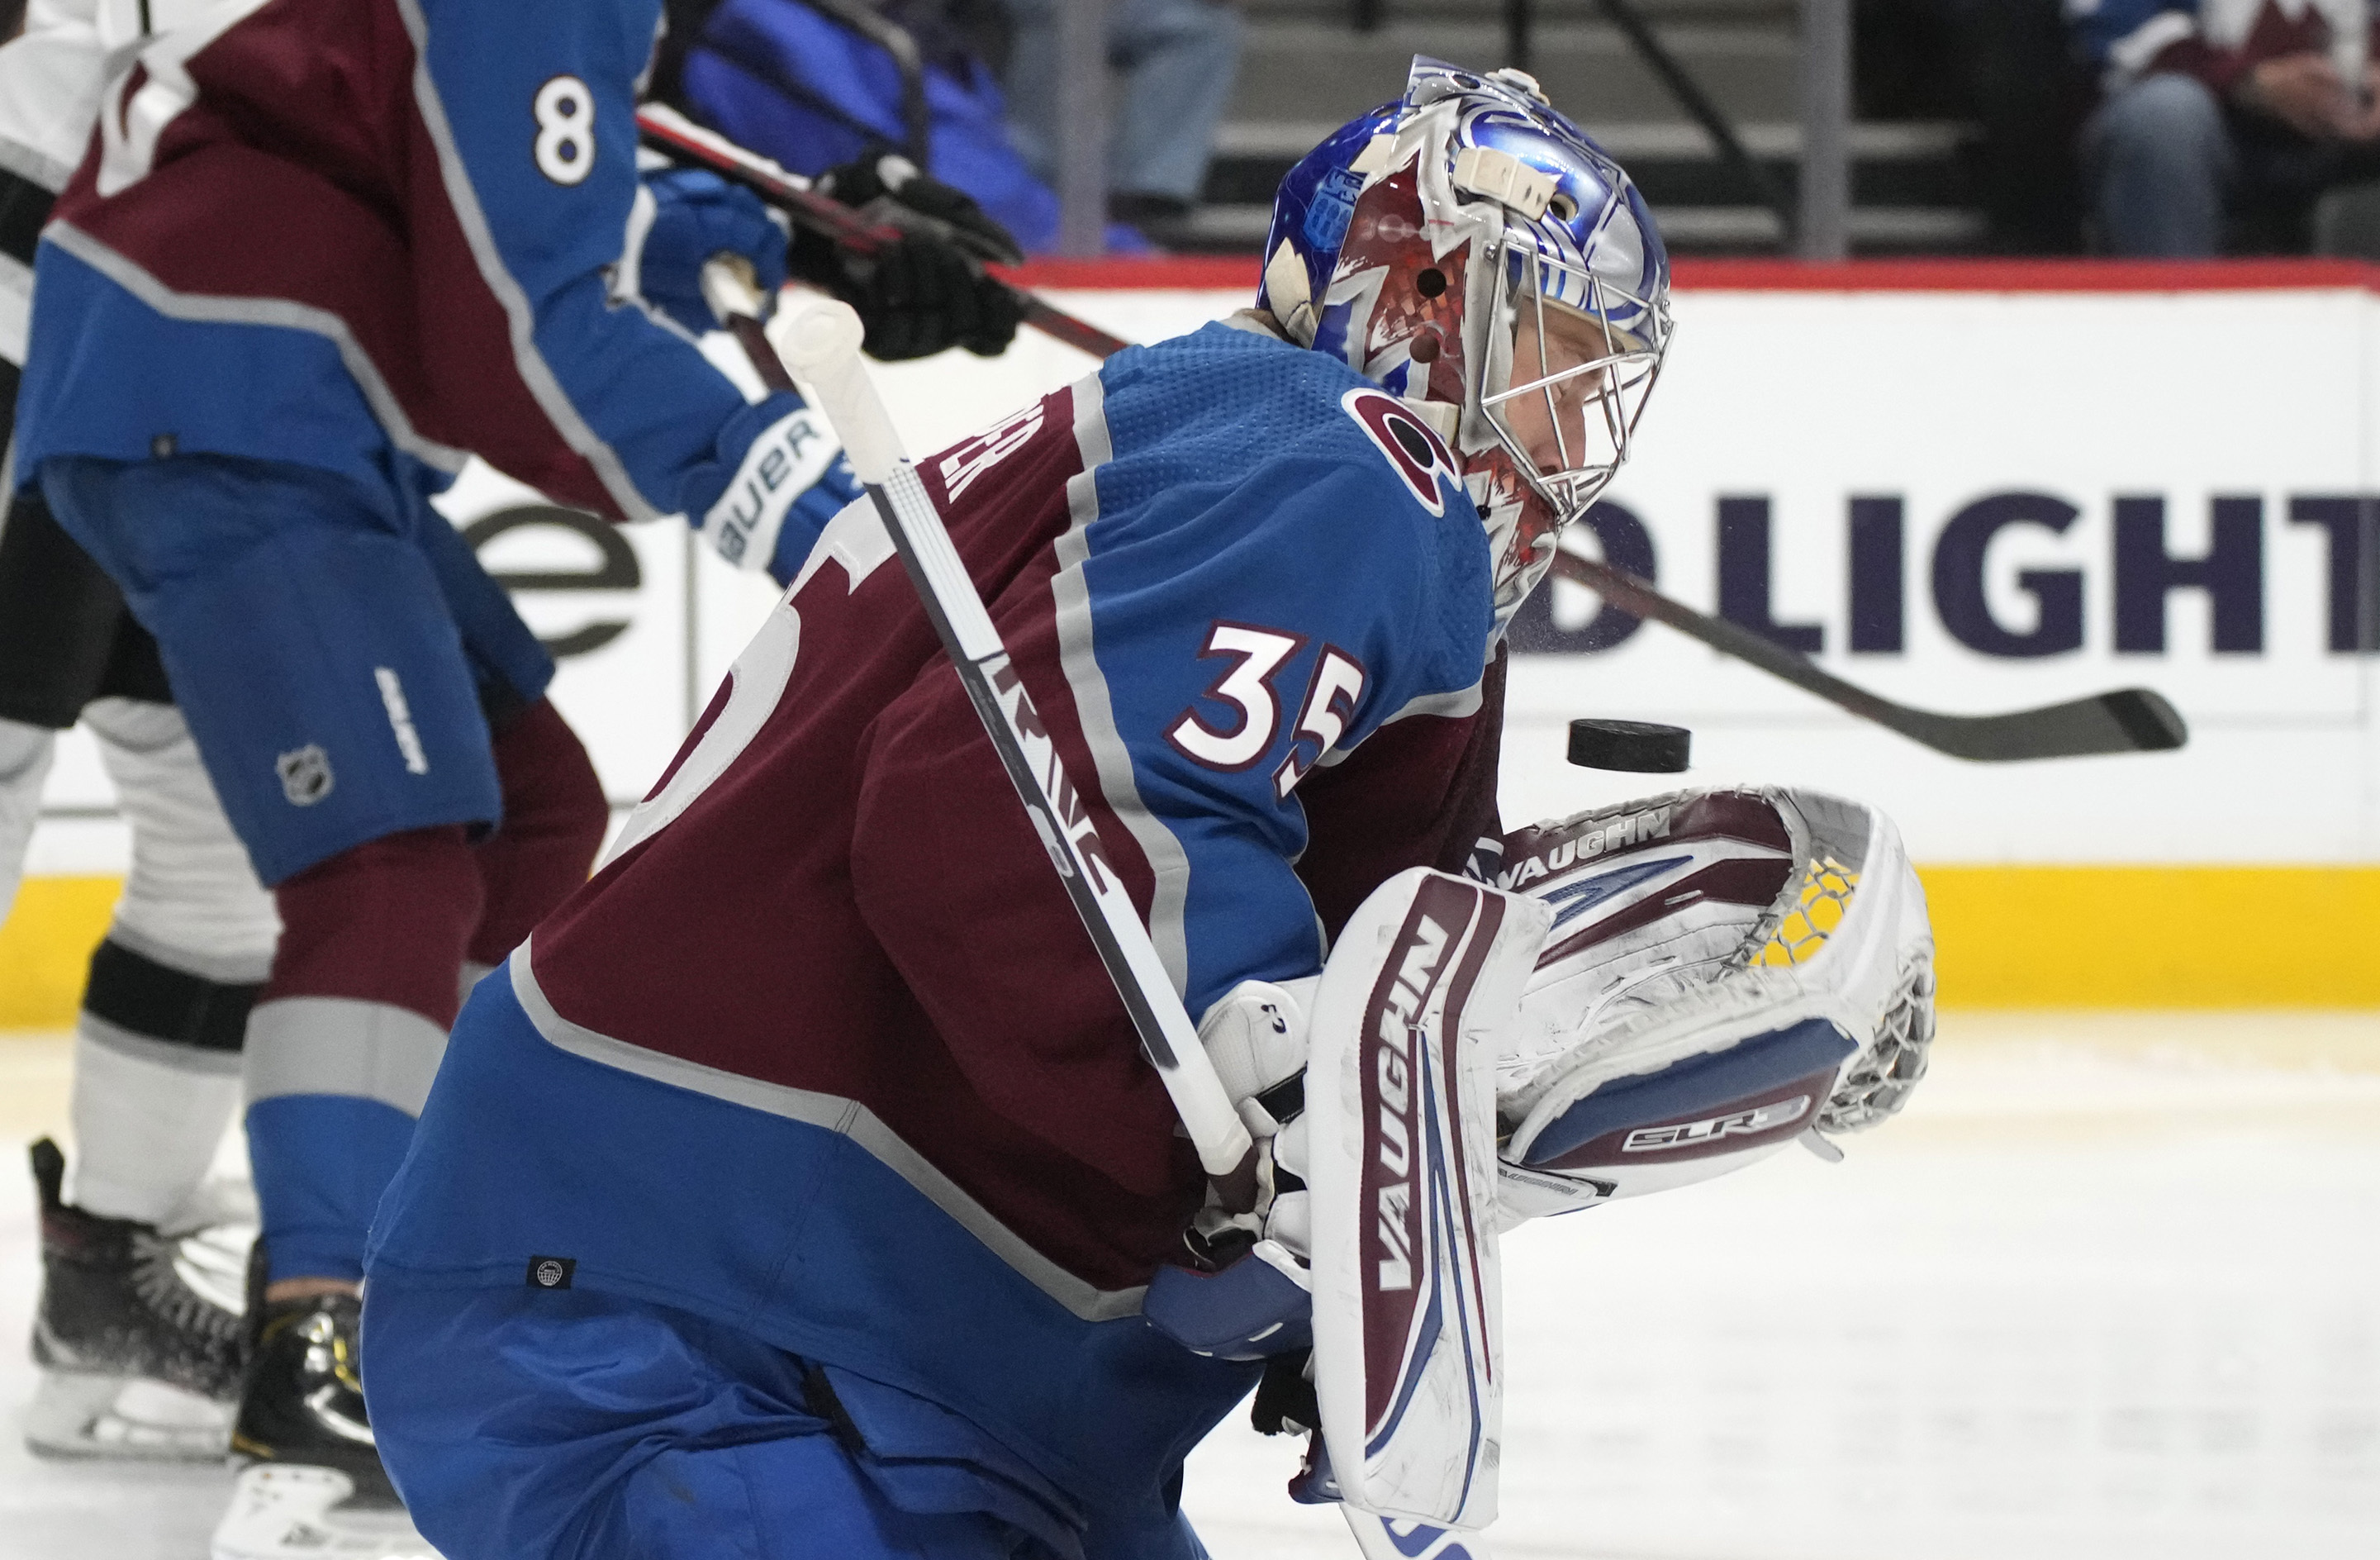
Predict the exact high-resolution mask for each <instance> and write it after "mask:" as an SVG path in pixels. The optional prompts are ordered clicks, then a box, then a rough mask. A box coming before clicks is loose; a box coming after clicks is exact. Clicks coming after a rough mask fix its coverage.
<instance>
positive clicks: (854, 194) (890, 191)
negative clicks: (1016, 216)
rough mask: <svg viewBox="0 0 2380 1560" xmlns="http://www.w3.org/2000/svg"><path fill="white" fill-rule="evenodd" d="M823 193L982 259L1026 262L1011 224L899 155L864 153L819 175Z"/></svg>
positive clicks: (863, 211)
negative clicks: (1007, 225)
mask: <svg viewBox="0 0 2380 1560" xmlns="http://www.w3.org/2000/svg"><path fill="white" fill-rule="evenodd" d="M818 188H819V192H820V194H822V195H832V196H833V197H834V198H835V199H836V200H838V201H842V202H843V203H844V205H846V206H849V207H851V208H853V209H854V210H856V211H858V212H862V213H866V214H867V215H868V217H870V218H871V219H873V220H874V221H877V222H881V223H888V224H890V225H892V226H894V227H898V228H902V229H904V230H905V231H909V232H928V233H932V234H934V235H935V236H936V237H938V238H947V239H949V240H950V241H951V242H952V243H953V244H955V245H957V246H958V247H959V248H960V249H961V250H965V252H967V253H968V254H971V255H973V256H975V258H976V259H977V260H988V261H990V262H992V263H993V264H995V265H1022V264H1024V263H1025V251H1024V250H1020V249H1018V248H1017V247H1016V239H1015V238H1014V237H1013V236H1011V235H1010V233H1009V231H1008V229H1007V228H1005V227H1002V225H1000V224H998V223H996V222H994V221H992V220H991V218H990V216H989V215H987V214H985V212H984V209H983V208H982V207H981V206H978V205H977V204H976V203H975V197H973V196H972V195H969V194H968V193H966V191H965V190H963V189H953V188H952V187H951V186H950V185H947V184H944V183H943V182H942V181H941V179H938V178H929V177H927V176H926V175H924V174H922V173H920V172H918V170H917V165H916V164H914V163H912V162H910V161H909V159H907V158H906V157H903V156H900V155H898V154H897V153H883V154H880V155H877V156H872V157H861V158H859V159H858V160H857V161H856V162H850V163H845V164H844V165H843V166H841V167H839V168H830V169H828V170H827V171H826V172H825V173H823V174H821V175H820V176H819V181H818Z"/></svg>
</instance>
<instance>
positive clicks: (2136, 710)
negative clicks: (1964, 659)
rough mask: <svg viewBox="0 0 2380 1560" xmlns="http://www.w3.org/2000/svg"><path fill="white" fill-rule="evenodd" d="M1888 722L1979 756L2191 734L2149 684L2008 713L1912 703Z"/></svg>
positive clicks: (2014, 758)
mask: <svg viewBox="0 0 2380 1560" xmlns="http://www.w3.org/2000/svg"><path fill="white" fill-rule="evenodd" d="M1885 724H1886V725H1890V726H1892V727H1894V729H1896V730H1899V731H1901V732H1903V733H1904V734H1905V735H1908V736H1911V737H1916V738H1917V739H1918V740H1919V741H1921V742H1924V743H1925V744H1926V746H1928V747H1930V748H1934V749H1936V750H1938V751H1941V752H1945V753H1949V754H1950V755H1951V756H1952V757H1953V758H1961V759H1968V760H1971V761H1973V762H1977V763H2020V762H2026V761H2029V760H2033V759H2074V758H2092V757H2097V756H2102V755H2106V754H2109V753H2155V752H2169V751H2171V750H2173V749H2176V748H2179V747H2180V746H2181V745H2182V744H2183V743H2184V742H2187V741H2188V740H2189V739H2190V727H2189V726H2188V725H2185V724H2184V723H2183V721H2182V718H2181V714H2180V712H2179V711H2177V710H2176V709H2175V708H2174V707H2173V706H2172V705H2171V704H2169V703H2168V702H2166V701H2165V699H2164V698H2163V697H2162V696H2161V695H2159V694H2155V693H2152V692H2151V691H2149V690H2148V689H2144V688H2125V689H2117V690H2116V691H2115V692H2113V693H2096V694H2093V695H2092V696H2091V697H2090V698H2088V699H2077V700H2075V701H2072V702H2071V703H2067V704H2052V705H2049V706H2047V707H2046V708H2044V709H2039V710H2018V711H2015V712H2012V713H2009V714H2005V715H1938V714H1930V713H1921V712H1918V711H1914V710H1912V711H1908V712H1906V713H1904V714H1903V715H1902V717H1901V718H1899V719H1894V718H1887V719H1886V720H1885Z"/></svg>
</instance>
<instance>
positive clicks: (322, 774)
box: [273, 742, 331, 807]
mask: <svg viewBox="0 0 2380 1560" xmlns="http://www.w3.org/2000/svg"><path fill="white" fill-rule="evenodd" d="M273 769H274V771H275V772H276V773H278V774H280V776H281V794H282V795H283V796H285V797H286V798H289V805H290V806H292V807H311V806H313V805H314V804H315V803H316V802H318V801H321V800H322V798H324V797H327V796H329V795H330V794H331V755H330V754H328V753H326V752H324V751H322V744H320V743H318V742H309V743H307V744H306V745H305V746H304V747H302V748H298V749H295V750H291V751H289V752H286V753H284V754H282V755H281V756H280V757H279V758H277V759H274V760H273Z"/></svg>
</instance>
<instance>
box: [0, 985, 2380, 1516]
mask: <svg viewBox="0 0 2380 1560" xmlns="http://www.w3.org/2000/svg"><path fill="white" fill-rule="evenodd" d="M1939 1052H1940V1054H1939V1059H1938V1062H1937V1069H1936V1073H1935V1076H1934V1077H1933V1079H1930V1080H1929V1081H1928V1082H1927V1083H1926V1084H1925V1087H1924V1088H1922V1089H1921V1090H1920V1091H1918V1094H1917V1096H1916V1101H1915V1103H1913V1106H1912V1107H1911V1109H1910V1111H1909V1113H1908V1114H1907V1115H1904V1116H1903V1117H1902V1118H1900V1120H1898V1121H1896V1122H1894V1123H1891V1124H1889V1125H1888V1126H1887V1127H1884V1128H1882V1129H1881V1130H1879V1131H1877V1132H1876V1133H1875V1134H1873V1135H1871V1136H1868V1137H1865V1138H1859V1139H1853V1140H1849V1142H1848V1143H1847V1145H1846V1146H1847V1147H1848V1149H1849V1151H1850V1157H1849V1159H1848V1160H1847V1161H1846V1162H1845V1163H1844V1164H1840V1165H1828V1164H1821V1163H1820V1162H1818V1161H1817V1160H1815V1159H1814V1158H1811V1157H1810V1156H1808V1155H1806V1154H1803V1153H1802V1152H1800V1151H1799V1150H1794V1151H1791V1152H1790V1153H1789V1154H1787V1155H1786V1156H1784V1157H1781V1158H1779V1159H1777V1160H1774V1161H1771V1162H1770V1163H1768V1164H1764V1165H1761V1166H1759V1167H1756V1168H1755V1169H1754V1170H1752V1171H1749V1172H1747V1173H1745V1174H1743V1175H1740V1176H1734V1177H1731V1178H1730V1179H1728V1180H1726V1181H1721V1182H1717V1183H1713V1184H1711V1185H1708V1186H1706V1187H1701V1188H1689V1189H1687V1190H1684V1191H1681V1192H1676V1193H1672V1194H1670V1195H1667V1196H1664V1197H1659V1198H1655V1199H1651V1200H1645V1201H1642V1202H1634V1203H1627V1204H1621V1205H1618V1206H1614V1207H1610V1208H1606V1209H1601V1210H1597V1211H1595V1212H1592V1213H1585V1214H1581V1215H1576V1216H1573V1217H1572V1218H1570V1219H1567V1220H1562V1221H1558V1222H1553V1223H1548V1224H1544V1225H1532V1226H1529V1227H1527V1228H1524V1230H1522V1231H1520V1232H1519V1233H1518V1234H1517V1235H1515V1236H1514V1237H1512V1238H1511V1239H1510V1240H1509V1241H1508V1242H1507V1244H1506V1264H1507V1265H1506V1282H1505V1292H1506V1297H1507V1307H1508V1315H1509V1319H1510V1326H1511V1359H1512V1383H1513V1384H1512V1392H1511V1396H1510V1399H1509V1407H1508V1410H1507V1421H1506V1443H1505V1444H1506V1453H1505V1459H1504V1483H1503V1506H1504V1517H1503V1518H1502V1520H1501V1521H1500V1523H1499V1524H1498V1525H1497V1527H1496V1528H1495V1530H1493V1532H1492V1533H1491V1535H1490V1538H1491V1540H1492V1544H1493V1548H1494V1551H1495V1553H1497V1554H1500V1555H1504V1556H1522V1557H1535V1556H1554V1555H1563V1556H1580V1557H1588V1556H1592V1557H1595V1560H1621V1557H1632V1560H1633V1557H1644V1560H1653V1557H1660V1560H1805V1557H1806V1560H1821V1557H1823V1560H1971V1557H1972V1560H2069V1557H2071V1560H2152V1557H2153V1560H2198V1557H2205V1560H2216V1557H2220V1560H2242V1557H2247V1556H2256V1557H2263V1556H2282V1555H2286V1556H2288V1557H2289V1560H2325V1557H2329V1556H2339V1557H2346V1556H2357V1557H2364V1560H2368V1557H2370V1556H2374V1555H2380V1015H2370V1016H2351V1017H2350V1016H2338V1017H2328V1018H2325V1017H2322V1016H2304V1015H2301V1016H2293V1017H2290V1016H2273V1015H2230V1016H2196V1017H2188V1016H2183V1017H2176V1016H2150V1015H2130V1016H2117V1015H2102V1016H2072V1015H2070V1016H2059V1017H2008V1018H1985V1017H1979V1016H1974V1015H1953V1016H1951V1018H1949V1020H1948V1022H1947V1023H1946V1026H1945V1038H1944V1040H1943V1042H1942V1043H1941V1045H1940V1047H1939ZM65 1068H66V1048H65V1046H64V1044H63V1042H60V1041H59V1040H58V1039H57V1038H56V1037H48V1038H18V1037H10V1036H0V1140H5V1141H7V1142H12V1143H13V1142H18V1141H21V1140H24V1139H25V1138H27V1137H29V1136H30V1135H32V1133H33V1132H35V1131H37V1130H55V1129H56V1127H58V1125H59V1124H60V1123H61V1121H62V1119H63V1115H64V1085H65ZM11 1173H12V1172H9V1171H7V1170H6V1169H5V1168H0V1340H6V1353H5V1359H0V1560H91V1557H96V1560H133V1557H139V1560H199V1557H200V1555H202V1554H203V1553H204V1543H205V1537H206V1534H207V1532H208V1530H209V1529H210V1527H211V1526H212V1522H213V1520H214V1518H215V1517H216V1515H217V1514H218V1512H219V1511H220V1509H221V1503H222V1501H223V1498H224V1495H225V1491H226V1490H227V1489H228V1486H229V1480H228V1476H227V1475H225V1474H224V1473H222V1472H220V1471H218V1470H215V1469H140V1470H137V1471H135V1470H128V1469H111V1468H104V1467H99V1466H92V1465H70V1464H60V1463H48V1462H41V1461H37V1460H35V1459H33V1458H32V1457H30V1456H28V1455H26V1453H25V1452H24V1450H23V1448H22V1446H21V1444H20V1443H19V1441H18V1435H17V1432H16V1425H15V1422H14V1421H15V1417H16V1416H18V1414H19V1413H20V1412H21V1409H22V1405H23V1403H24V1401H25V1399H26V1397H27V1395H28V1394H29V1392H30V1367H29V1366H28V1365H27V1364H26V1362H25V1359H24V1355H23V1351H22V1348H21V1347H20V1346H19V1345H18V1344H17V1343H16V1342H15V1340H18V1339H22V1338H23V1337H24V1336H25V1335H26V1328H27V1326H28V1320H29V1312H30V1305H31V1300H32V1294H33V1284H34V1275H35V1263H34V1254H33V1244H32V1240H33V1223H32V1215H31V1198H30V1187H29V1186H25V1185H24V1184H23V1183H19V1187H20V1188H21V1189H20V1190H18V1191H17V1192H15V1193H10V1192H8V1191H7V1190H6V1185H7V1183H6V1178H5V1177H6V1176H7V1175H8V1174H11ZM1294 1462H1295V1449H1294V1447H1293V1445H1292V1444H1290V1443H1289V1442H1287V1441H1281V1440H1275V1441H1266V1440H1263V1439H1261V1438H1259V1437H1257V1436H1256V1435H1255V1434H1253V1433H1252V1432H1249V1431H1247V1429H1246V1428H1245V1419H1244V1418H1243V1417H1241V1416H1234V1417H1233V1420H1232V1421H1230V1422H1228V1423H1227V1424H1226V1425H1225V1426H1224V1427H1223V1429H1222V1430H1220V1431H1219V1432H1217V1434H1216V1435H1215V1436H1214V1437H1213V1438H1211V1439H1210V1441H1209V1442H1208V1444H1207V1445H1206V1446H1204V1447H1202V1448H1201V1449H1200V1450H1199V1452H1198V1453H1197V1455H1196V1456H1194V1457H1193V1459H1192V1461H1191V1465H1190V1472H1189V1481H1188V1490H1187V1493H1186V1495H1185V1497H1184V1498H1185V1504H1186V1505H1187V1506H1188V1507H1189V1509H1190V1511H1191V1513H1192V1515H1193V1517H1194V1518H1195V1519H1196V1521H1197V1523H1198V1526H1199V1529H1200V1531H1201V1532H1202V1533H1203V1534H1204V1536H1205V1538H1206V1540H1207V1542H1208V1547H1209V1548H1210V1549H1211V1550H1212V1551H1213V1552H1214V1554H1215V1555H1216V1557H1217V1560H1308V1557H1314V1560H1320V1557H1323V1556H1335V1557H1339V1560H1346V1557H1348V1556H1351V1555H1352V1554H1354V1550H1353V1546H1352V1544H1351V1543H1350V1542H1349V1540H1348V1539H1347V1538H1346V1536H1345V1534H1344V1530H1343V1529H1342V1525H1341V1524H1340V1522H1339V1519H1338V1517H1336V1516H1335V1514H1333V1513H1331V1512H1330V1511H1328V1510H1322V1509H1314V1508H1305V1507H1298V1506H1293V1505H1291V1504H1290V1503H1289V1502H1288V1500H1287V1498H1286V1497H1285V1496H1284V1495H1283V1494H1282V1493H1281V1486H1282V1484H1283V1482H1284V1481H1286V1479H1287V1478H1288V1476H1289V1474H1290V1472H1291V1471H1292V1469H1293V1465H1294Z"/></svg>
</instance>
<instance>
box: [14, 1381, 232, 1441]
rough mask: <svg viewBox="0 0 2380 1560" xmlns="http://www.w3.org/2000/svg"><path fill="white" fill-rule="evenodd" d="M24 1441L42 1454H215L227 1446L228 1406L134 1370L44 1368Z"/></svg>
mask: <svg viewBox="0 0 2380 1560" xmlns="http://www.w3.org/2000/svg"><path fill="white" fill-rule="evenodd" d="M25 1444H26V1446H27V1447H29V1448H30V1449H31V1450H32V1451H33V1452H34V1453H35V1454H37V1455H38V1456H45V1457H105V1458H122V1459H127V1460H132V1461H148V1462H219V1461H221V1460H222V1459H223V1457H224V1456H225V1454H226V1453H227V1452H228V1451H229V1450H230V1449H231V1410H230V1409H229V1408H226V1407H225V1406H224V1405H223V1404H220V1403H214V1402H210V1401H209V1400H208V1399H206V1398H203V1397H200V1396H199V1395H197V1394H196V1393H191V1392H185V1391H183V1390H182V1389H181V1388H179V1387H175V1386H167V1385H166V1384H165V1383H163V1382H152V1381H145V1380H143V1379H141V1378H140V1377H137V1376H104V1375H83V1374H79V1373H76V1372H73V1371H42V1373H41V1384H40V1385H39V1386H38V1387H36V1388H35V1389H34V1392H33V1403H32V1407H31V1408H30V1409H28V1410H27V1411H26V1414H25Z"/></svg>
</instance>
